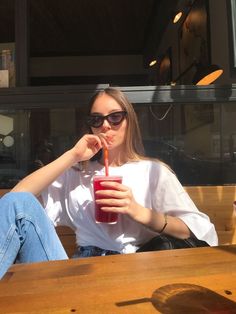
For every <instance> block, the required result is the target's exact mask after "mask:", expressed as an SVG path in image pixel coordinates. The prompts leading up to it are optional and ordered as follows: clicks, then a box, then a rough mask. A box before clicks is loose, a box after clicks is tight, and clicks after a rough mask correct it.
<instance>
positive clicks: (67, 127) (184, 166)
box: [0, 103, 236, 188]
mask: <svg viewBox="0 0 236 314" xmlns="http://www.w3.org/2000/svg"><path fill="white" fill-rule="evenodd" d="M134 106H135V110H136V112H137V114H138V118H139V122H140V126H141V131H142V135H143V141H144V146H145V150H146V154H147V155H149V156H151V157H155V158H159V159H161V160H163V161H164V162H166V163H167V164H169V165H170V166H171V167H172V168H173V170H174V171H175V172H176V174H177V176H178V178H179V179H180V181H181V183H182V184H184V185H201V184H202V185H218V184H219V185H222V184H230V183H233V184H235V182H236V176H235V173H236V172H235V167H236V131H235V129H234V125H235V119H236V107H235V104H233V103H227V104H218V103H217V104H205V105H204V104H197V105H196V104H188V105H186V104H184V105H176V106H173V107H172V108H171V110H169V112H168V114H166V112H167V109H168V108H169V105H168V104H167V105H160V104H158V105H157V104H152V105H151V107H150V105H149V104H142V105H141V104H137V105H134ZM85 114H86V108H85V107H84V106H74V107H69V108H53V109H45V108H42V109H31V110H1V111H0V188H12V187H13V186H14V185H15V184H16V183H17V182H18V181H19V180H21V179H22V178H23V177H24V176H25V175H27V174H29V173H30V172H32V171H34V170H35V169H37V168H39V167H41V166H43V165H45V164H47V163H48V162H50V161H52V160H53V159H55V158H56V157H58V156H59V155H60V154H62V153H63V152H64V151H65V150H67V149H69V148H71V147H72V146H73V145H74V144H75V143H76V141H77V140H78V139H79V138H80V137H81V135H82V134H83V133H84V116H85ZM164 115H165V118H164V119H160V118H161V117H163V116H164Z"/></svg>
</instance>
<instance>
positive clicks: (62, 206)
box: [41, 173, 74, 228]
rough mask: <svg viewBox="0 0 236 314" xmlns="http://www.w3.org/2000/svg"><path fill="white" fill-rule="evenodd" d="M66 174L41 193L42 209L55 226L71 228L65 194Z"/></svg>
mask: <svg viewBox="0 0 236 314" xmlns="http://www.w3.org/2000/svg"><path fill="white" fill-rule="evenodd" d="M66 180H67V174H66V173H63V174H62V175H61V176H59V177H58V178H57V180H55V181H54V182H53V183H52V184H51V185H49V186H48V187H47V188H46V189H45V190H44V191H43V192H42V193H41V196H42V200H43V205H44V208H45V210H46V212H47V214H48V216H49V218H50V219H51V220H52V222H53V224H54V225H55V226H68V227H71V228H73V227H74V226H73V224H72V222H71V220H70V219H69V216H68V213H67V209H66V208H67V206H66V202H67V197H66V193H65V186H66Z"/></svg>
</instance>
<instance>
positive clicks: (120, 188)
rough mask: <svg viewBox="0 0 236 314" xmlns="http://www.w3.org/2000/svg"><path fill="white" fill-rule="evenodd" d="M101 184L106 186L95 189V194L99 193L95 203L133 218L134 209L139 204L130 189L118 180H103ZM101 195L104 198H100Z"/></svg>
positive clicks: (105, 209)
mask: <svg viewBox="0 0 236 314" xmlns="http://www.w3.org/2000/svg"><path fill="white" fill-rule="evenodd" d="M101 185H102V186H103V187H104V188H106V189H105V190H99V191H96V195H99V199H97V200H96V203H97V204H100V205H102V207H101V209H102V210H104V211H109V212H115V213H120V214H127V215H129V216H130V217H131V218H132V219H134V220H135V216H136V211H137V210H138V209H139V207H140V206H141V205H139V204H138V203H137V202H136V201H135V199H134V197H133V193H132V190H131V189H130V188H129V187H127V186H125V185H123V184H121V183H118V182H111V181H104V182H102V183H101ZM111 189H112V190H111ZM103 196H104V198H102V197H103Z"/></svg>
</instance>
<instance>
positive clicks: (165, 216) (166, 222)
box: [158, 214, 168, 234]
mask: <svg viewBox="0 0 236 314" xmlns="http://www.w3.org/2000/svg"><path fill="white" fill-rule="evenodd" d="M164 219H165V223H164V226H163V228H162V229H161V231H159V232H158V233H159V234H161V233H162V232H163V231H164V230H165V228H166V226H167V225H168V221H167V214H164Z"/></svg>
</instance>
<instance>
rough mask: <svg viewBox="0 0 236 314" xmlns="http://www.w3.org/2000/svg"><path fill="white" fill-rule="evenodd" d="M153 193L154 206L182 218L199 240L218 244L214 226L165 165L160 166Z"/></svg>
mask: <svg viewBox="0 0 236 314" xmlns="http://www.w3.org/2000/svg"><path fill="white" fill-rule="evenodd" d="M165 168H166V169H165ZM154 195H155V196H154V203H155V204H154V208H156V209H157V210H160V211H162V212H165V213H167V214H168V215H171V216H174V217H178V218H180V219H181V220H183V221H184V223H185V224H186V225H187V226H188V228H189V229H190V230H191V232H192V233H193V234H194V235H195V236H196V237H197V238H198V239H199V240H203V241H206V242H207V243H208V244H209V245H217V244H218V238H217V234H216V231H215V227H214V225H213V224H212V223H211V221H210V219H209V217H208V216H207V215H206V214H204V213H203V212H201V211H199V209H198V208H197V207H196V205H195V204H194V202H193V201H192V199H191V198H190V196H189V195H188V193H187V192H186V191H185V189H184V187H183V186H182V185H181V183H180V182H179V180H178V179H177V177H176V175H175V174H174V173H172V172H171V171H170V170H169V169H168V168H167V167H165V166H162V167H161V168H160V175H159V178H158V179H157V180H156V193H155V194H154Z"/></svg>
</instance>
